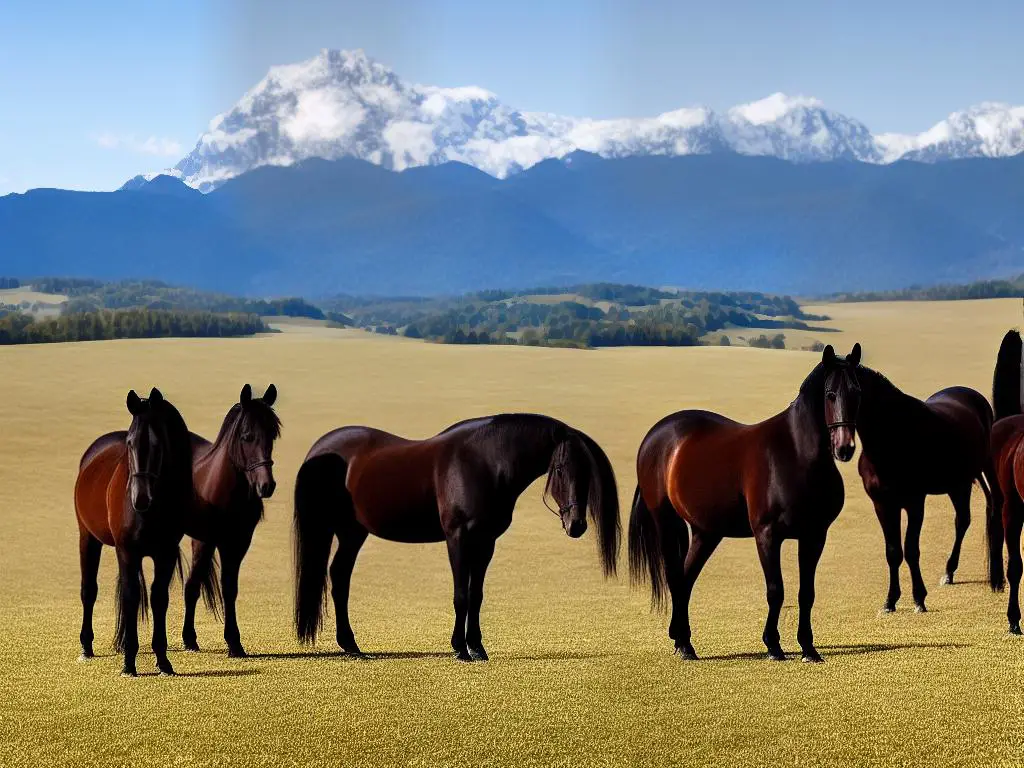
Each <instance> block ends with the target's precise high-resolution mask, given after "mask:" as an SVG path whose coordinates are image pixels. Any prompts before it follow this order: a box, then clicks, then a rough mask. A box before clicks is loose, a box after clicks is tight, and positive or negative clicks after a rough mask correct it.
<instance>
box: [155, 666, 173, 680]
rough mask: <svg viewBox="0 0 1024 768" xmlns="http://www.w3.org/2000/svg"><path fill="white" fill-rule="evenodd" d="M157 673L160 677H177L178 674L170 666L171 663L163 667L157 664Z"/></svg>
mask: <svg viewBox="0 0 1024 768" xmlns="http://www.w3.org/2000/svg"><path fill="white" fill-rule="evenodd" d="M156 671H157V674H158V675H160V677H177V674H178V673H177V672H175V671H174V667H172V666H171V665H170V663H168V664H166V665H163V666H161V665H160V664H157V665H156Z"/></svg>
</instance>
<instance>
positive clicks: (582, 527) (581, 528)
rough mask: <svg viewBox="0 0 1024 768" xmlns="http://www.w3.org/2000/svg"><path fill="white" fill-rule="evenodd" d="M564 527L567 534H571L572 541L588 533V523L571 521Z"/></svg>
mask: <svg viewBox="0 0 1024 768" xmlns="http://www.w3.org/2000/svg"><path fill="white" fill-rule="evenodd" d="M563 527H564V528H565V532H566V533H567V534H569V538H570V539H578V538H579V537H580V536H582V535H583V534H584V533H586V532H587V521H586V520H570V521H569V523H568V524H565V525H563Z"/></svg>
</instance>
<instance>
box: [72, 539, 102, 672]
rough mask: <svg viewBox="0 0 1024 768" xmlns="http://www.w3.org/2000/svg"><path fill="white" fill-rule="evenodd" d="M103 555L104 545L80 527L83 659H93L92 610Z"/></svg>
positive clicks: (79, 554)
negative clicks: (97, 575)
mask: <svg viewBox="0 0 1024 768" xmlns="http://www.w3.org/2000/svg"><path fill="white" fill-rule="evenodd" d="M102 554H103V543H102V542H101V541H100V540H99V539H97V538H96V537H95V536H93V535H92V534H91V533H89V531H87V530H86V529H85V528H84V527H83V526H81V525H79V527H78V556H79V560H80V561H81V566H82V590H81V594H82V631H81V632H80V633H79V635H78V637H79V640H80V641H81V643H82V656H81V658H82V659H91V658H92V657H93V651H92V640H93V634H92V609H93V606H95V605H96V595H97V594H98V593H99V585H98V584H97V583H96V574H97V573H99V570H100V555H102Z"/></svg>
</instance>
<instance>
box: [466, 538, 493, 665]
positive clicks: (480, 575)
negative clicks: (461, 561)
mask: <svg viewBox="0 0 1024 768" xmlns="http://www.w3.org/2000/svg"><path fill="white" fill-rule="evenodd" d="M494 545H495V540H494V539H492V538H490V537H486V538H481V539H480V540H479V546H477V547H476V549H475V550H474V552H473V553H472V558H471V562H470V570H469V617H468V620H467V627H466V645H467V648H468V650H469V655H470V656H472V657H473V660H474V661H487V651H486V650H484V642H483V633H482V632H481V631H480V606H482V605H483V603H484V577H485V576H486V575H487V566H488V565H490V564H491V558H492V557H493V556H494Z"/></svg>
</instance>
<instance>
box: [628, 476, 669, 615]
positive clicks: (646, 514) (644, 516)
mask: <svg viewBox="0 0 1024 768" xmlns="http://www.w3.org/2000/svg"><path fill="white" fill-rule="evenodd" d="M661 535H662V534H661V531H660V530H659V528H658V524H657V521H655V519H654V515H653V514H652V513H651V510H650V509H649V508H648V506H647V504H646V503H644V496H643V494H642V493H641V492H640V486H639V485H638V486H637V487H636V492H635V493H634V494H633V509H632V511H631V512H630V515H629V580H630V583H632V584H633V585H634V586H636V585H638V584H643V583H644V582H645V581H648V580H649V581H650V583H651V607H652V608H653V609H655V610H657V609H661V608H662V607H664V605H665V593H666V592H667V591H668V583H667V581H666V579H665V556H664V552H663V550H662V546H661Z"/></svg>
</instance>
